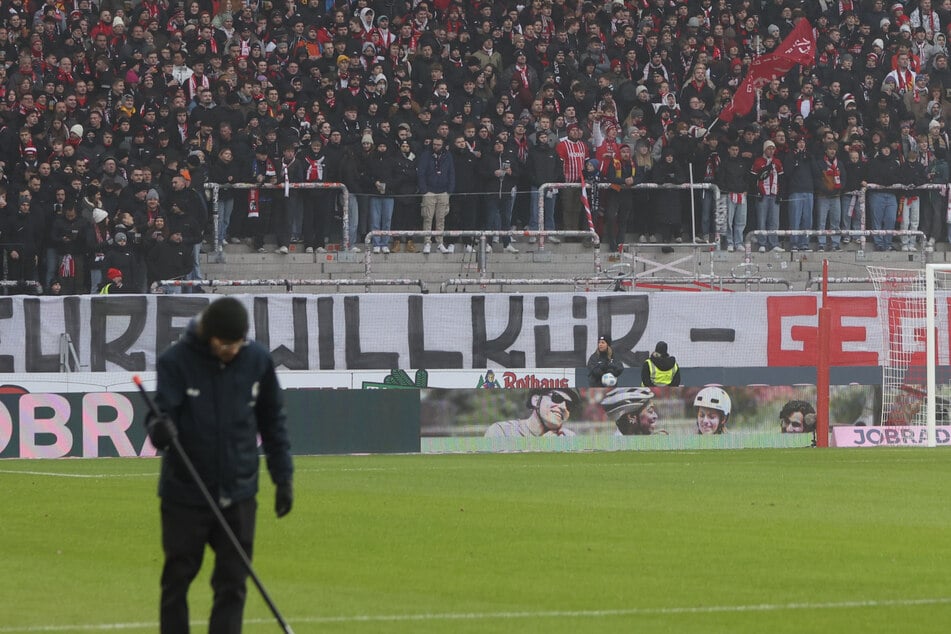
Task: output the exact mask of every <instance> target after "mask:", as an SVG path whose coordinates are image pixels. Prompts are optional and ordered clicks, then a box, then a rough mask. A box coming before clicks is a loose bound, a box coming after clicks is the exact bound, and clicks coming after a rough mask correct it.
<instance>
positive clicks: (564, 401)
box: [537, 390, 575, 431]
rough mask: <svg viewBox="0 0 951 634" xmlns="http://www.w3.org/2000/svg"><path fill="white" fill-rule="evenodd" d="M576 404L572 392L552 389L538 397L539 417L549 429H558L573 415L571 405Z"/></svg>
mask: <svg viewBox="0 0 951 634" xmlns="http://www.w3.org/2000/svg"><path fill="white" fill-rule="evenodd" d="M574 406H575V403H574V401H573V400H572V397H571V395H570V394H566V393H565V392H562V391H561V390H552V391H551V392H549V393H548V394H545V395H542V396H539V397H538V405H537V411H538V418H540V419H541V421H542V424H544V425H545V427H546V428H547V429H548V430H551V431H558V430H559V429H561V426H562V425H564V424H565V422H567V420H568V418H569V417H570V416H571V410H570V409H569V407H574Z"/></svg>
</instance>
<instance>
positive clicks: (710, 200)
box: [694, 189, 717, 237]
mask: <svg viewBox="0 0 951 634" xmlns="http://www.w3.org/2000/svg"><path fill="white" fill-rule="evenodd" d="M715 213H716V199H715V198H714V197H713V192H712V191H710V190H709V189H701V190H700V232H701V233H703V235H704V236H708V235H710V234H712V233H715V232H716V229H717V226H716V221H715V219H714V217H713V216H714V214H715ZM694 237H696V236H694Z"/></svg>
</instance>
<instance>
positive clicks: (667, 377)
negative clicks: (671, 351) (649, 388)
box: [647, 359, 678, 385]
mask: <svg viewBox="0 0 951 634" xmlns="http://www.w3.org/2000/svg"><path fill="white" fill-rule="evenodd" d="M647 365H648V367H650V370H651V381H652V382H653V383H654V385H670V383H671V381H673V380H674V375H675V374H677V369H678V368H677V364H676V363H674V366H673V367H672V368H671V369H669V370H661V369H660V368H658V367H657V366H656V365H654V362H653V361H651V360H650V359H648V360H647Z"/></svg>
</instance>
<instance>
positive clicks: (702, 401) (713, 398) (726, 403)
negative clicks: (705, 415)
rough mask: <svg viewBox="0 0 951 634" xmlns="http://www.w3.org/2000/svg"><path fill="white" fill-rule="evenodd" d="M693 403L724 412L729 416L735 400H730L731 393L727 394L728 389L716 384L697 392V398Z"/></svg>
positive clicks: (696, 405)
mask: <svg viewBox="0 0 951 634" xmlns="http://www.w3.org/2000/svg"><path fill="white" fill-rule="evenodd" d="M693 404H694V407H706V408H708V409H715V410H717V411H720V412H723V415H724V416H729V415H730V411H731V410H732V409H733V401H731V400H730V395H729V394H727V393H726V390H724V389H723V388H722V387H717V386H714V385H711V386H709V387H705V388H703V389H702V390H700V391H699V392H697V396H696V398H694V399H693Z"/></svg>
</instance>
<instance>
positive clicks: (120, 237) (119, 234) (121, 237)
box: [114, 231, 129, 242]
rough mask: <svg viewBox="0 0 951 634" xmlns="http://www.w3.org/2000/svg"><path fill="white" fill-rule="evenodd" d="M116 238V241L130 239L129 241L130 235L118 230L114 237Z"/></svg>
mask: <svg viewBox="0 0 951 634" xmlns="http://www.w3.org/2000/svg"><path fill="white" fill-rule="evenodd" d="M114 240H115V241H116V242H128V241H129V236H127V235H126V234H124V233H122V232H121V231H117V232H116V235H115V237H114Z"/></svg>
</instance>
